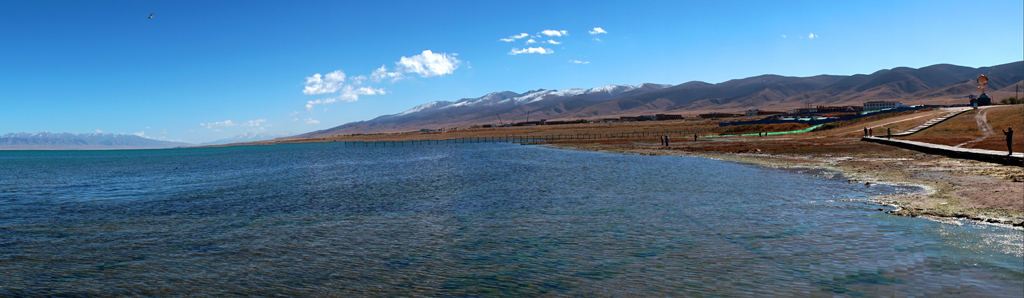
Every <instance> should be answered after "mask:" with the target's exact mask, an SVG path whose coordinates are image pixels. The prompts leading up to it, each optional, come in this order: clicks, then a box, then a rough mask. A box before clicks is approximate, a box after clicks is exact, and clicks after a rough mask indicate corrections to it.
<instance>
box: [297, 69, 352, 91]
mask: <svg viewBox="0 0 1024 298" xmlns="http://www.w3.org/2000/svg"><path fill="white" fill-rule="evenodd" d="M344 82H345V73H344V72H342V71H340V70H335V71H332V72H330V73H328V74H326V75H320V74H319V73H317V74H314V75H313V76H311V77H306V88H304V89H302V93H304V94H306V95H316V94H324V93H333V92H334V91H338V89H339V88H341V86H342V83H344Z"/></svg>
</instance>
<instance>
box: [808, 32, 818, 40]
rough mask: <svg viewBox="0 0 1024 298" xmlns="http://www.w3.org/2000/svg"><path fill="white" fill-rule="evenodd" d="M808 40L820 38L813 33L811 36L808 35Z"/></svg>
mask: <svg viewBox="0 0 1024 298" xmlns="http://www.w3.org/2000/svg"><path fill="white" fill-rule="evenodd" d="M807 38H811V39H813V38H818V36H817V35H814V33H811V34H808V35H807Z"/></svg>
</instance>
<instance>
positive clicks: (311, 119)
mask: <svg viewBox="0 0 1024 298" xmlns="http://www.w3.org/2000/svg"><path fill="white" fill-rule="evenodd" d="M304 121H306V124H320V121H316V120H314V119H313V118H306V120H304Z"/></svg>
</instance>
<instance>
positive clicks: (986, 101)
mask: <svg viewBox="0 0 1024 298" xmlns="http://www.w3.org/2000/svg"><path fill="white" fill-rule="evenodd" d="M974 104H978V106H979V107H982V106H990V105H992V98H991V97H988V94H984V93H982V94H981V96H978V97H977V98H974V96H971V105H972V106H973V105H974Z"/></svg>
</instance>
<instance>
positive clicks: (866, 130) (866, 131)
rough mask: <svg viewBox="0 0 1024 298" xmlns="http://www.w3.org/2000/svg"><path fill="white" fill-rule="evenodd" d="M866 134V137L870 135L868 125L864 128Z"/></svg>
mask: <svg viewBox="0 0 1024 298" xmlns="http://www.w3.org/2000/svg"><path fill="white" fill-rule="evenodd" d="M864 136H865V137H866V136H868V128H867V127H865V128H864Z"/></svg>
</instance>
